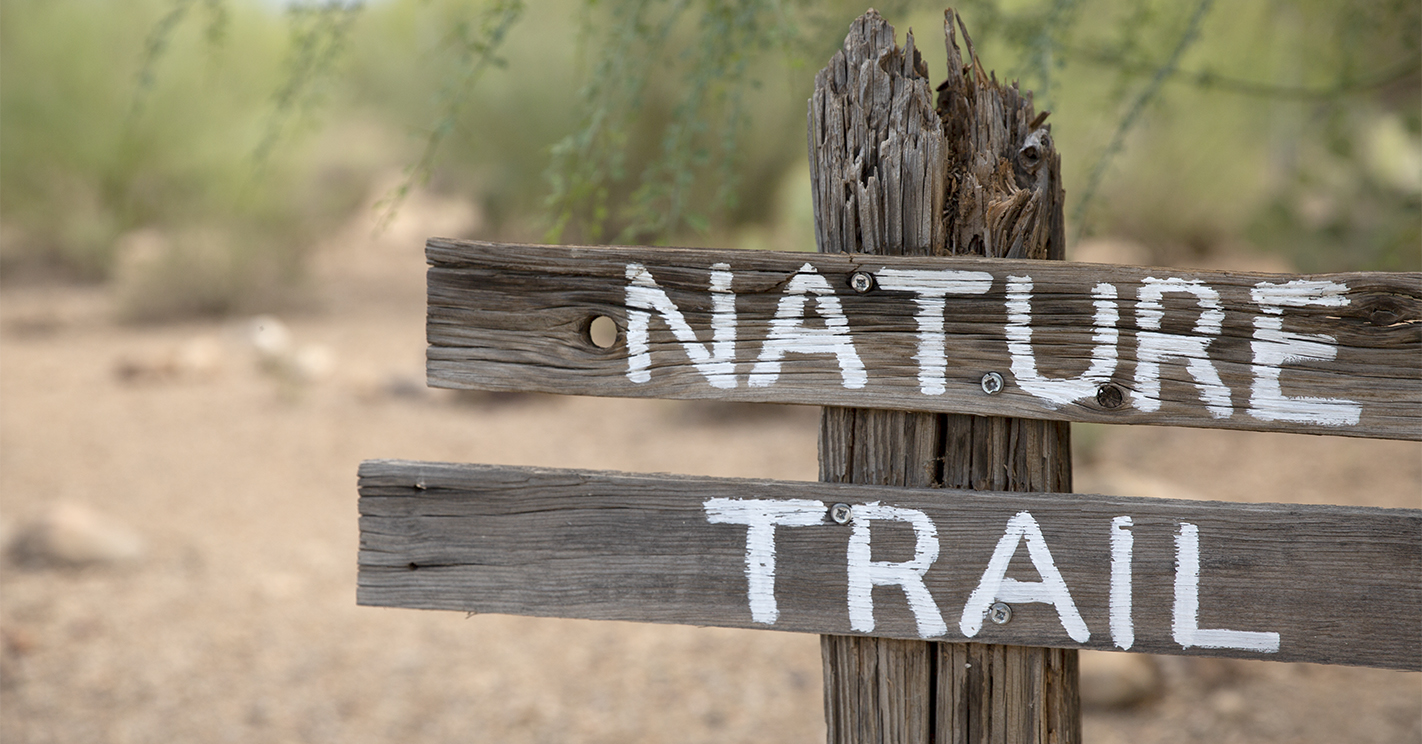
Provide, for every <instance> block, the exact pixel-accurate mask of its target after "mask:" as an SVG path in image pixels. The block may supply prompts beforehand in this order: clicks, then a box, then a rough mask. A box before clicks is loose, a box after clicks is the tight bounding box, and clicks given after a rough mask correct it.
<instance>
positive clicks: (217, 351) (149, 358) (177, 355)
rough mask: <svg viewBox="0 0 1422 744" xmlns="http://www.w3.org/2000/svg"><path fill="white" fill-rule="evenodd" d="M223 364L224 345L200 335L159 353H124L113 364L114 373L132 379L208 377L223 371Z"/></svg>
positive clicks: (153, 379) (156, 379) (203, 378)
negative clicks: (141, 354)
mask: <svg viewBox="0 0 1422 744" xmlns="http://www.w3.org/2000/svg"><path fill="white" fill-rule="evenodd" d="M222 367H223V353H222V345H221V344H220V343H218V342H217V341H216V340H215V339H212V338H207V337H199V338H193V339H189V340H188V341H185V342H183V343H182V344H181V345H179V346H178V347H176V348H173V349H168V350H166V351H163V352H160V353H154V354H148V355H143V356H140V355H125V356H123V357H121V358H120V359H119V360H118V362H116V363H115V364H114V376H115V377H117V378H118V379H119V380H121V381H123V382H129V383H149V382H153V383H156V382H177V381H183V380H209V379H212V378H214V377H216V376H217V375H218V374H220V373H221V372H222Z"/></svg>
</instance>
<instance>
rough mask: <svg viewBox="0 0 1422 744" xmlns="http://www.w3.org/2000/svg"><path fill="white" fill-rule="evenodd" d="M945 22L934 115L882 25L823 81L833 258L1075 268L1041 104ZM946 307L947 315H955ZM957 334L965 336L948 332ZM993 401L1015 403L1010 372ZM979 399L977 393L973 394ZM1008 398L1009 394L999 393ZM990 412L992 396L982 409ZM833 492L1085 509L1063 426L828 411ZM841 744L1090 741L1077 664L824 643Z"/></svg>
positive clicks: (824, 470) (876, 642) (981, 652)
mask: <svg viewBox="0 0 1422 744" xmlns="http://www.w3.org/2000/svg"><path fill="white" fill-rule="evenodd" d="M955 21H956V22H957V24H958V25H959V27H960V28H961V27H962V21H961V20H959V19H957V17H956V14H955V13H954V12H953V11H952V10H949V11H947V12H946V13H945V14H944V27H943V31H944V35H945V44H946V45H947V49H948V79H947V80H946V81H945V82H944V83H943V84H942V85H941V86H939V87H938V96H937V100H936V102H935V99H934V96H933V92H932V90H931V89H930V84H929V80H928V69H927V66H926V65H925V64H924V62H923V60H922V59H921V58H920V56H919V54H918V51H917V50H916V49H915V47H914V38H913V33H912V32H909V34H908V36H907V39H906V41H905V44H904V47H903V48H902V49H900V48H898V46H897V45H896V43H895V40H894V29H893V27H892V26H890V25H889V24H888V23H887V22H885V21H884V19H883V18H881V17H880V16H879V14H878V13H877V12H875V11H873V10H870V11H869V12H868V13H866V14H864V15H863V16H861V17H860V18H859V19H858V20H857V21H855V22H854V25H853V26H852V27H851V29H850V32H849V36H848V37H847V38H846V39H845V41H844V49H843V50H841V51H840V52H838V53H836V54H835V56H834V58H833V59H832V60H830V63H829V65H828V66H826V67H825V68H824V69H823V70H821V71H820V73H819V75H818V76H817V78H816V79H815V93H814V96H813V97H812V98H811V100H810V107H809V108H810V110H809V152H810V173H811V179H812V183H813V190H814V200H815V229H816V242H817V244H818V248H819V251H820V252H821V253H841V252H846V253H866V254H875V255H931V256H943V255H976V256H987V257H994V258H998V257H1008V258H1036V259H1058V260H1060V259H1062V258H1063V249H1064V246H1063V237H1062V234H1063V230H1062V188H1061V178H1060V167H1061V166H1060V163H1061V161H1060V158H1059V157H1058V156H1057V153H1056V152H1055V150H1054V149H1053V146H1052V140H1051V136H1050V134H1049V129H1048V128H1047V127H1045V126H1042V121H1043V119H1045V118H1046V117H1045V114H1043V115H1041V116H1037V115H1035V114H1034V112H1033V110H1032V97H1031V93H1030V92H1029V93H1027V94H1026V95H1025V96H1023V95H1020V94H1019V93H1018V90H1017V88H1016V86H1015V85H1013V86H1011V87H1007V88H1004V87H1002V86H1000V85H999V84H998V83H997V81H996V80H995V79H993V77H991V76H990V75H989V74H987V73H985V72H984V71H983V68H982V64H981V63H980V62H979V60H978V59H977V56H976V54H974V52H973V45H972V41H971V39H970V38H969V37H968V32H967V29H966V28H963V29H962V30H963V40H964V42H965V45H966V46H967V51H968V59H967V61H966V62H965V61H964V60H963V58H962V56H961V52H960V51H959V49H958V46H957V42H956V33H955V29H954V23H955ZM941 301H942V300H941V296H940V299H939V302H941ZM949 322H951V321H949ZM977 373H978V374H981V375H989V377H987V379H986V380H985V381H982V382H981V384H983V385H984V386H986V389H992V386H993V385H1001V379H1002V378H1001V377H996V378H994V377H991V376H990V375H991V374H994V373H997V374H1001V373H1000V372H998V371H996V370H989V369H983V370H978V371H977ZM969 382H972V381H969ZM994 392H995V391H994ZM985 394H986V393H985ZM820 480H823V481H829V482H835V483H862V484H870V485H893V486H910V487H950V488H964V489H988V490H994V491H1050V492H1058V493H1062V492H1069V491H1071V443H1070V429H1069V426H1068V424H1067V423H1065V422H1060V421H1041V420H1032V419H1019V418H1004V417H996V416H967V415H957V414H937V413H926V412H925V413H920V412H912V411H886V410H874V409H867V408H825V409H824V412H823V418H822V422H821V428H820ZM821 646H822V649H823V656H824V674H825V716H826V718H827V722H828V726H829V737H828V738H829V741H830V742H881V741H882V742H929V741H936V742H944V743H948V742H955V743H956V742H979V741H982V742H988V741H993V742H998V741H1002V742H1043V743H1045V742H1060V743H1062V744H1068V743H1070V742H1076V741H1080V739H1081V717H1080V710H1079V707H1080V706H1079V697H1078V694H1077V666H1076V659H1077V652H1076V651H1075V650H1070V649H1055V648H1033V647H1025V646H1001V645H992V644H965V643H938V642H931V641H905V640H898V639H889V638H872V637H863V636H838V635H825V636H821Z"/></svg>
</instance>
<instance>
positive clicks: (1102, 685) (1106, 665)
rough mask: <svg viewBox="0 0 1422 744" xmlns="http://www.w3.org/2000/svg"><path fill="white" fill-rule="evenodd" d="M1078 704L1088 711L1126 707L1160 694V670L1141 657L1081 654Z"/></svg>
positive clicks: (1108, 652)
mask: <svg viewBox="0 0 1422 744" xmlns="http://www.w3.org/2000/svg"><path fill="white" fill-rule="evenodd" d="M1079 658H1080V661H1081V704H1082V705H1084V706H1086V707H1088V708H1096V709H1111V708H1128V707H1130V706H1133V705H1139V704H1140V703H1143V702H1145V701H1146V700H1149V699H1151V698H1154V697H1156V696H1157V695H1159V694H1160V692H1161V686H1162V685H1161V675H1160V668H1159V666H1157V665H1156V662H1155V659H1154V658H1152V657H1150V656H1146V655H1144V654H1125V653H1116V652H1112V651H1082V652H1081V655H1080V657H1079Z"/></svg>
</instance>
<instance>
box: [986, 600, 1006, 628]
mask: <svg viewBox="0 0 1422 744" xmlns="http://www.w3.org/2000/svg"><path fill="white" fill-rule="evenodd" d="M988 619H989V620H991V621H993V622H995V623H997V624H998V625H1006V624H1007V622H1008V621H1009V620H1011V619H1012V607H1011V606H1009V605H1008V604H1007V603H1006V602H994V603H993V605H992V607H989V608H988Z"/></svg>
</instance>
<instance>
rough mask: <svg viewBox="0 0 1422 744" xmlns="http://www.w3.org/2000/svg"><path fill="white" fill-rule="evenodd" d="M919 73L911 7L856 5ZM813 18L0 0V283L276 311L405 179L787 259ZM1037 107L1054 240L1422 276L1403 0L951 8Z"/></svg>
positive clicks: (190, 308)
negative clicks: (126, 282)
mask: <svg viewBox="0 0 1422 744" xmlns="http://www.w3.org/2000/svg"><path fill="white" fill-rule="evenodd" d="M878 7H879V10H880V12H881V13H882V14H883V15H884V16H885V18H887V19H888V20H889V21H890V22H891V23H893V24H894V25H895V26H896V27H897V28H898V30H899V33H900V42H901V43H902V35H903V33H904V32H906V31H907V30H908V29H909V28H913V29H914V30H915V31H916V32H917V36H918V41H919V46H920V48H922V49H923V50H924V52H925V56H926V57H927V58H928V61H929V65H930V69H931V70H932V75H933V77H934V79H935V81H936V80H938V79H941V78H942V77H943V76H944V75H945V74H946V71H945V70H944V69H943V65H944V59H945V55H944V52H943V50H942V45H941V38H942V32H941V23H942V6H941V5H938V4H928V3H922V2H911V1H909V0H891V1H890V2H888V3H885V4H881V5H879V6H878ZM864 10H865V6H864V5H863V0H859V4H853V3H849V2H844V1H842V0H833V1H831V2H810V1H809V0H546V1H543V0H538V1H535V0H526V1H525V0H381V1H379V2H368V3H358V2H349V0H306V1H305V2H293V3H280V2H277V0H131V1H130V2H125V3H110V2H104V1H103V0H0V280H5V281H7V282H14V281H24V280H28V279H33V278H35V277H50V278H53V277H59V278H63V279H66V280H73V279H78V280H93V281H99V280H108V279H112V278H114V277H117V276H120V275H126V274H127V275H133V274H137V275H138V277H139V278H138V279H136V280H131V281H130V283H133V282H136V283H137V285H138V286H139V287H141V288H143V287H149V286H150V285H151V291H149V290H148V289H141V290H140V291H139V292H137V293H136V294H137V295H138V296H152V297H162V298H163V300H162V301H161V302H158V303H156V304H154V305H153V306H152V307H150V308H148V309H146V310H140V311H139V312H137V313H136V315H138V316H144V315H148V316H154V317H159V316H163V315H165V314H183V315H186V314H192V313H219V314H220V313H225V312H233V311H237V310H248V309H254V308H261V307H265V306H267V305H270V304H272V303H279V302H282V301H284V300H283V297H287V296H289V295H290V294H291V290H292V288H297V287H299V286H300V280H301V271H302V267H303V266H304V264H305V260H304V259H305V257H306V255H307V253H308V252H309V251H310V249H311V246H313V245H314V244H316V243H318V242H320V240H321V239H322V237H323V236H326V235H330V234H331V233H332V231H333V230H334V229H335V228H336V227H337V226H339V225H342V224H346V223H348V222H350V221H351V220H353V219H356V218H357V217H368V216H369V215H368V214H366V215H363V214H361V213H362V212H366V211H369V210H377V211H380V212H381V213H382V214H384V215H386V216H387V217H389V216H390V215H393V214H395V213H397V212H398V210H399V209H400V206H401V204H402V203H403V200H404V199H406V198H407V197H409V196H410V194H411V193H413V191H414V190H416V189H422V188H423V189H429V190H432V191H434V192H437V193H440V194H444V195H450V196H458V197H460V198H464V199H467V200H469V201H470V202H471V203H474V204H476V205H477V207H478V209H479V210H480V213H481V214H482V216H483V219H482V221H481V223H480V227H479V228H478V234H479V236H480V237H500V238H508V239H519V240H536V239H544V238H546V239H552V240H563V241H568V242H574V241H587V242H611V241H622V242H628V241H636V242H648V241H651V242H678V243H696V244H702V245H720V246H740V247H766V248H776V249H786V250H810V249H813V238H812V234H813V233H812V231H811V229H810V221H811V220H812V215H811V206H810V203H809V188H808V175H807V174H806V166H805V155H804V152H805V145H804V115H805V102H806V99H807V97H808V96H809V93H810V91H811V89H812V86H813V79H814V75H815V73H816V72H817V71H818V70H819V68H820V67H821V66H822V65H823V64H824V63H825V62H826V61H827V60H828V59H829V57H830V55H831V54H832V53H833V51H834V50H835V49H836V48H837V47H838V46H839V44H840V43H841V41H842V40H843V37H844V34H845V33H846V31H847V29H848V26H849V23H850V22H851V21H852V20H853V19H854V17H856V16H857V15H858V14H860V13H862V12H863V11H864ZM959 10H960V11H961V12H962V13H963V15H964V17H965V18H966V20H967V22H968V24H969V29H970V31H972V33H973V36H974V41H975V42H976V44H977V48H978V51H979V56H980V57H981V58H982V59H983V60H984V61H985V62H986V64H988V65H989V66H990V67H992V68H995V69H996V70H997V74H998V76H999V78H1006V79H1019V80H1021V83H1022V87H1023V88H1028V89H1032V90H1034V91H1036V96H1037V98H1036V100H1037V106H1038V109H1039V110H1041V109H1050V110H1051V111H1052V116H1051V118H1050V120H1049V121H1050V122H1051V123H1052V124H1053V127H1054V128H1053V133H1054V134H1055V135H1056V137H1057V141H1058V148H1059V150H1060V151H1061V153H1062V157H1063V172H1064V176H1065V178H1066V187H1067V196H1068V212H1069V230H1070V231H1071V233H1072V234H1074V235H1076V236H1077V238H1078V239H1081V238H1082V237H1090V236H1112V237H1121V238H1126V239H1130V240H1134V241H1137V242H1139V243H1141V244H1143V245H1145V246H1147V247H1148V249H1149V253H1148V259H1149V260H1152V261H1156V262H1182V261H1189V262H1194V263H1197V264H1198V263H1202V262H1203V263H1208V262H1209V260H1210V258H1211V257H1212V256H1215V255H1220V254H1226V253H1231V252H1250V251H1255V252H1269V253H1273V254H1276V255H1278V256H1280V257H1282V258H1284V259H1285V260H1286V261H1287V262H1289V263H1290V264H1292V265H1294V266H1296V267H1298V268H1299V269H1300V270H1304V271H1339V270H1353V269H1383V270H1388V269H1390V270H1416V269H1418V268H1419V264H1422V50H1419V46H1422V4H1419V3H1417V2H1416V0H1327V1H1325V0H1292V1H1287V2H1286V1H1284V0H1239V1H1238V2H1232V3H1214V2H1212V0H1192V1H1190V2H1170V1H1167V0H963V2H962V5H961V6H960V7H959Z"/></svg>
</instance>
